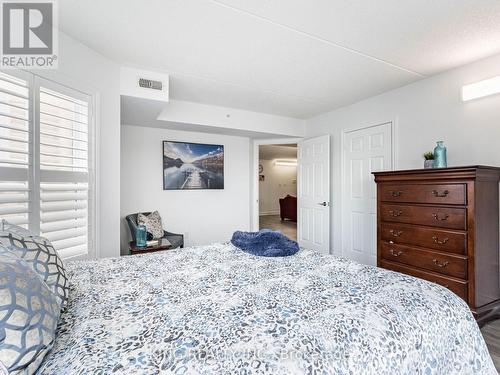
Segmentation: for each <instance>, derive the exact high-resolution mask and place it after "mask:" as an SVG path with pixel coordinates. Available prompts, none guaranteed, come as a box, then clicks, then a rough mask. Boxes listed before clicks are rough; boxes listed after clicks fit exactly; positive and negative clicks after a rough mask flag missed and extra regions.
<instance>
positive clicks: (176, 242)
mask: <svg viewBox="0 0 500 375" xmlns="http://www.w3.org/2000/svg"><path fill="white" fill-rule="evenodd" d="M150 213H151V212H142V214H143V215H149V214H150ZM138 215H139V213H136V214H130V215H127V216H125V219H126V220H127V224H128V227H129V228H130V234H131V235H132V241H134V242H135V230H136V228H137V216H138ZM163 237H164V238H166V239H167V240H168V241H169V242H170V243H171V244H172V247H173V248H176V247H180V248H183V247H184V236H183V235H182V234H176V233H171V232H167V231H166V230H163Z"/></svg>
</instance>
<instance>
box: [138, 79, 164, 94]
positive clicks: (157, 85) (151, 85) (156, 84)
mask: <svg viewBox="0 0 500 375" xmlns="http://www.w3.org/2000/svg"><path fill="white" fill-rule="evenodd" d="M139 87H142V88H145V89H153V90H159V91H161V90H163V84H162V82H161V81H153V80H151V79H146V78H139Z"/></svg>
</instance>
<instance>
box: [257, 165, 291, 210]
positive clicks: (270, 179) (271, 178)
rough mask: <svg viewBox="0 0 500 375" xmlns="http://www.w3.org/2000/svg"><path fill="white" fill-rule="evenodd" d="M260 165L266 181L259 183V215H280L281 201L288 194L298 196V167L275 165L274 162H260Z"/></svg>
mask: <svg viewBox="0 0 500 375" xmlns="http://www.w3.org/2000/svg"><path fill="white" fill-rule="evenodd" d="M259 164H261V165H262V166H263V167H264V171H263V172H262V173H261V174H263V175H264V176H265V179H264V181H259V213H260V215H278V214H279V212H280V204H279V199H280V198H284V197H286V196H287V194H290V195H293V196H295V197H296V196H297V167H295V166H280V165H275V164H274V160H259Z"/></svg>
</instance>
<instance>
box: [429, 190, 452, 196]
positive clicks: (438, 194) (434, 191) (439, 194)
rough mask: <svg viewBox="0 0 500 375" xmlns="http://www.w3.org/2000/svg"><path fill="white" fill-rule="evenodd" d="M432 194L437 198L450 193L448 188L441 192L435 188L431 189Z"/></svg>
mask: <svg viewBox="0 0 500 375" xmlns="http://www.w3.org/2000/svg"><path fill="white" fill-rule="evenodd" d="M432 194H433V195H434V196H435V197H437V198H446V197H447V196H448V194H450V192H449V191H448V190H445V191H443V192H442V193H440V192H439V191H437V190H433V191H432Z"/></svg>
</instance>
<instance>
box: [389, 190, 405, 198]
mask: <svg viewBox="0 0 500 375" xmlns="http://www.w3.org/2000/svg"><path fill="white" fill-rule="evenodd" d="M401 194H403V192H402V191H391V195H392V196H393V197H394V198H399V197H400V196H401Z"/></svg>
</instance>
